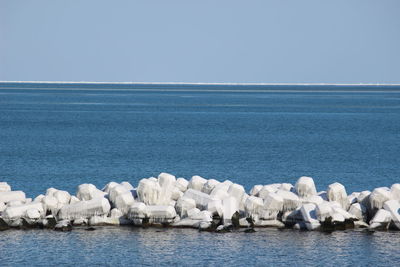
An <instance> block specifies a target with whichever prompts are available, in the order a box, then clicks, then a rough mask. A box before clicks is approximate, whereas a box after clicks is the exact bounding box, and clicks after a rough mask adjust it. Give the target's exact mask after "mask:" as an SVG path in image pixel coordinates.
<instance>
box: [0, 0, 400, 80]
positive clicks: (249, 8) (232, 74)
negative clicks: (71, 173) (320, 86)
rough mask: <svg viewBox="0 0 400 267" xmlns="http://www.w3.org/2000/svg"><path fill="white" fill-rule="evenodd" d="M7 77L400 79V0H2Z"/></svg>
mask: <svg viewBox="0 0 400 267" xmlns="http://www.w3.org/2000/svg"><path fill="white" fill-rule="evenodd" d="M0 80H3V81H104V82H239V83H251V82H255V83H400V1H398V0H376V1H371V0H335V1H327V0H312V1H311V0H302V1H299V0H276V1H270V0H260V1H253V0H248V1H235V0H230V1H225V0H218V1H217V0H211V1H209V0H202V1H198V0H197V1H194V0H182V1H177V0H169V1H165V0H159V1H156V0H146V1H144V0H143V1H135V0H118V1H104V0H85V1H81V0H78V1H77V0H68V1H58V0H35V1H28V0H18V1H16V0H0Z"/></svg>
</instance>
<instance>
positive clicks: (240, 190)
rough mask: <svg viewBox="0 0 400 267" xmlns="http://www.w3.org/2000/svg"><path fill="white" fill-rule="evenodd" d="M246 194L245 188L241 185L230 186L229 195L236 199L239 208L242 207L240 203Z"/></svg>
mask: <svg viewBox="0 0 400 267" xmlns="http://www.w3.org/2000/svg"><path fill="white" fill-rule="evenodd" d="M244 194H245V190H244V187H243V186H241V185H240V184H232V185H231V186H229V189H228V195H229V196H231V197H234V198H235V199H236V202H237V204H238V206H239V205H240V202H241V200H242V198H243V195H244Z"/></svg>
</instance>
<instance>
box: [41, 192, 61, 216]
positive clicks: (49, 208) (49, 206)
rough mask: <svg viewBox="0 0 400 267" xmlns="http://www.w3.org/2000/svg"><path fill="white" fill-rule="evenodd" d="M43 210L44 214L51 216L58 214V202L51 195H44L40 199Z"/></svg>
mask: <svg viewBox="0 0 400 267" xmlns="http://www.w3.org/2000/svg"><path fill="white" fill-rule="evenodd" d="M42 203H43V208H44V210H45V211H46V212H49V213H51V214H53V215H56V214H57V212H58V201H57V199H56V198H55V197H54V196H53V194H51V195H46V196H45V197H43V198H42Z"/></svg>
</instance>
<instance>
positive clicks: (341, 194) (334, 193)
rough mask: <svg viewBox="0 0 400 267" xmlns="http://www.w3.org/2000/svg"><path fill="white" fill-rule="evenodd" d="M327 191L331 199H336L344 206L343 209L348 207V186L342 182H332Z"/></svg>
mask: <svg viewBox="0 0 400 267" xmlns="http://www.w3.org/2000/svg"><path fill="white" fill-rule="evenodd" d="M326 193H327V195H328V200H329V201H336V202H338V203H339V204H340V205H341V206H342V208H343V209H345V210H347V209H348V207H349V203H348V200H347V193H346V188H345V187H344V186H343V185H342V184H340V183H333V184H330V185H329V186H328V190H327V191H326Z"/></svg>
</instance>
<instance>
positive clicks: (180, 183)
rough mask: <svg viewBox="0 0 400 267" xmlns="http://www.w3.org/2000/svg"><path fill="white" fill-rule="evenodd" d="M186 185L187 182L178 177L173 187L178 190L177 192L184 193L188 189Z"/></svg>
mask: <svg viewBox="0 0 400 267" xmlns="http://www.w3.org/2000/svg"><path fill="white" fill-rule="evenodd" d="M188 185H189V181H188V180H186V179H185V178H182V177H180V178H178V179H176V183H175V186H176V187H177V188H179V190H181V191H182V192H183V193H185V191H186V190H187V189H188Z"/></svg>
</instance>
